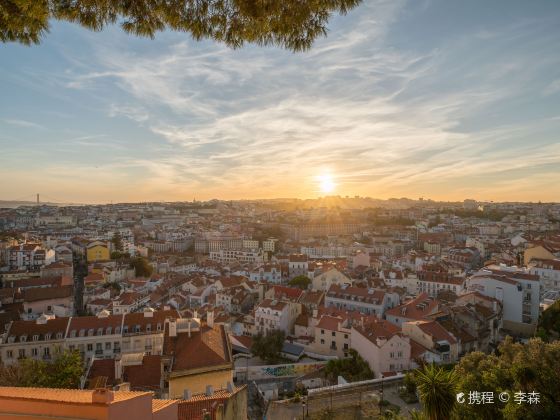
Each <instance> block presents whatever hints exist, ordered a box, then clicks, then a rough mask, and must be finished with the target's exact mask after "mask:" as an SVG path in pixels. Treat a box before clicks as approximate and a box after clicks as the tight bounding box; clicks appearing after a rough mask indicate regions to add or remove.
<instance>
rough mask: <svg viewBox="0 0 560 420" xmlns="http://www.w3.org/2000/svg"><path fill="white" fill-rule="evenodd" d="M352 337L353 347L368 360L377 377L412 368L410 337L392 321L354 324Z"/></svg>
mask: <svg viewBox="0 0 560 420" xmlns="http://www.w3.org/2000/svg"><path fill="white" fill-rule="evenodd" d="M351 339H352V348H353V349H355V350H356V351H357V352H358V354H360V356H362V358H363V359H364V360H365V361H367V362H368V364H369V366H370V368H371V370H372V371H373V373H374V374H375V377H376V378H380V377H381V375H386V374H394V373H395V372H402V371H404V370H408V369H409V368H410V349H411V347H410V338H409V337H407V336H406V335H404V334H403V333H402V332H401V331H400V329H399V328H398V327H396V326H394V325H393V324H391V323H390V322H387V321H377V322H372V323H369V324H366V325H364V326H354V327H352V330H351Z"/></svg>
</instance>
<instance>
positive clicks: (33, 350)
mask: <svg viewBox="0 0 560 420" xmlns="http://www.w3.org/2000/svg"><path fill="white" fill-rule="evenodd" d="M31 355H32V356H37V355H39V349H37V348H34V349H31Z"/></svg>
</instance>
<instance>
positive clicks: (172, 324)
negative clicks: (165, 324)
mask: <svg viewBox="0 0 560 420" xmlns="http://www.w3.org/2000/svg"><path fill="white" fill-rule="evenodd" d="M169 337H177V320H176V319H175V318H169Z"/></svg>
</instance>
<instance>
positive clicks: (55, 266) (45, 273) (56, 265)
mask: <svg viewBox="0 0 560 420" xmlns="http://www.w3.org/2000/svg"><path fill="white" fill-rule="evenodd" d="M41 277H42V278H47V277H69V278H71V279H72V278H74V267H73V266H72V263H67V262H64V261H56V262H52V263H50V264H48V265H45V266H43V267H41Z"/></svg>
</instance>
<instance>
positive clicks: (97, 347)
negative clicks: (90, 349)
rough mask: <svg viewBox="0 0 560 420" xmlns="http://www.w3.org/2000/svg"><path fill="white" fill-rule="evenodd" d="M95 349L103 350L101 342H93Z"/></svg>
mask: <svg viewBox="0 0 560 420" xmlns="http://www.w3.org/2000/svg"><path fill="white" fill-rule="evenodd" d="M95 350H97V351H102V350H103V344H102V343H95Z"/></svg>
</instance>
